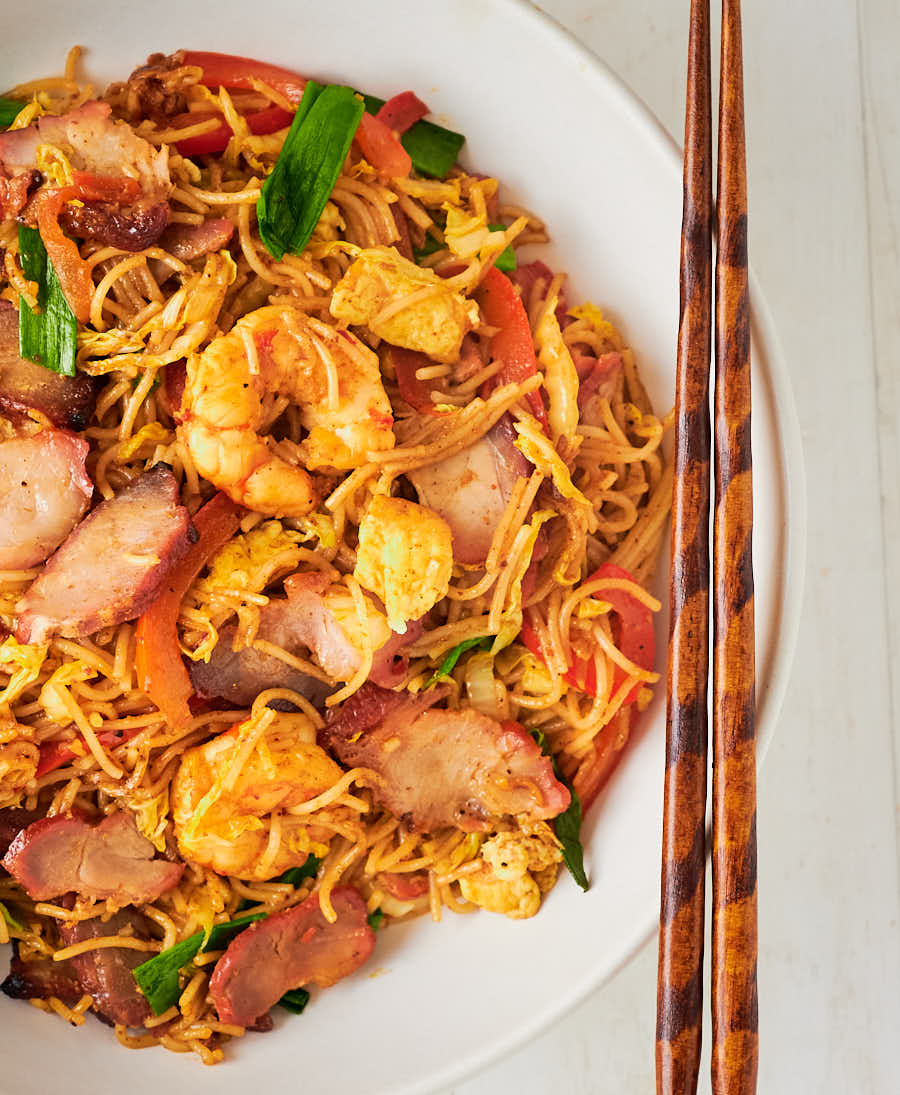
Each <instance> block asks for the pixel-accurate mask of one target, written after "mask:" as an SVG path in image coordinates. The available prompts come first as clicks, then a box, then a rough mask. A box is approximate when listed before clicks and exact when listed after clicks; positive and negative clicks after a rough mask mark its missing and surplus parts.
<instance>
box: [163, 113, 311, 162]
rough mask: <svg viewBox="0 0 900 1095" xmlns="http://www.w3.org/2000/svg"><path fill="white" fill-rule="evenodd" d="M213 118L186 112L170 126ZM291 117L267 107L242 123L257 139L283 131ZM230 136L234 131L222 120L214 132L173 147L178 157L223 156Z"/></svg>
mask: <svg viewBox="0 0 900 1095" xmlns="http://www.w3.org/2000/svg"><path fill="white" fill-rule="evenodd" d="M215 117H217V115H216V114H207V113H205V112H200V111H198V112H197V113H191V112H190V111H188V113H186V114H179V115H178V116H177V117H176V118H173V119H172V125H173V126H174V127H175V128H176V129H180V128H182V127H185V128H186V127H187V126H191V125H197V123H198V122H205V121H207V120H208V119H210V118H215ZM293 117H294V115H293V114H291V113H290V112H289V111H287V110H284V109H282V107H280V106H268V107H266V108H265V109H264V110H256V111H254V112H253V113H252V114H245V115H244V121H245V122H246V123H247V127H248V129H249V130H250V132H251V133H252V134H254V136H257V137H259V136H264V135H265V134H267V133H277V132H278V130H279V129H285V128H286V127H287V126H289V125H290V124H291V120H292V119H293ZM233 135H234V130H232V128H231V126H230V125H229V124H228V123H227V122H226V121H224V120H223V121H222V122H221V123H220V125H219V126H218V127H217V128H216V129H211V130H210V131H209V132H208V133H201V134H200V136H199V137H186V138H185V139H184V140H183V141H176V142H175V147H176V148H177V149H178V151H179V152H180V153H181V155H182V156H207V155H212V154H214V153H216V152H224V151H225V149H226V148H227V146H228V142H229V141H230V140H231V138H232V136H233Z"/></svg>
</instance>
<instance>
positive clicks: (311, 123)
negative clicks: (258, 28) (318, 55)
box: [256, 80, 363, 260]
mask: <svg viewBox="0 0 900 1095" xmlns="http://www.w3.org/2000/svg"><path fill="white" fill-rule="evenodd" d="M362 115H363V104H362V102H361V101H360V99H359V98H358V97H357V95H356V92H354V91H353V89H352V88H349V87H340V86H338V85H336V84H329V85H328V86H327V87H322V85H321V84H317V83H316V82H315V80H308V81H307V84H306V88H305V90H304V92H303V98H302V99H301V100H300V106H299V107H298V108H297V113H296V114H295V115H294V120H293V122H291V128H290V129H289V130H288V135H287V137H286V138H285V142H284V147H283V148H282V150H281V153H280V154H279V156H278V159H277V160H276V161H275V168H274V170H273V171H272V174H271V175H270V176H269V177H268V178H267V179H266V181H265V182H264V183H263V186H262V191H261V193H260V196H259V201H258V202H257V206H256V213H257V219H258V221H259V235H260V238H261V239H262V241H263V243H264V244H265V245H266V247H267V248H268V250H269V252H270V254H271V255H272V256H273V257H274V258H276V259H278V260H280V259H281V258H282V257H283V255H284V253H285V251H289V252H291V254H294V255H299V254H300V253H301V251H302V250H303V248H304V247H305V246H306V244H307V242H308V241H309V237H310V236H311V235H312V233H313V229H314V228H315V227H316V225H317V224H318V222H319V217H320V216H321V215H322V210H323V209H324V208H325V205H326V203H327V201H328V199H329V198H330V197H331V192H332V190H333V189H334V184H335V181H336V180H337V177H338V175H339V174H340V170H341V167H342V166H343V163H344V160H345V159H346V157H347V153H348V151H349V150H350V143H351V141H352V140H353V137H354V135H355V134H356V130H357V127H358V126H359V120H360V118H361V117H362Z"/></svg>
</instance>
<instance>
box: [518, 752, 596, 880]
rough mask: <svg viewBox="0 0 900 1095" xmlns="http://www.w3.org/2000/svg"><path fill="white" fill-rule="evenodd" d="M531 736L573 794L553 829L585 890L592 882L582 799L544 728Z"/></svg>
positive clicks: (563, 852) (574, 876)
mask: <svg viewBox="0 0 900 1095" xmlns="http://www.w3.org/2000/svg"><path fill="white" fill-rule="evenodd" d="M531 736H532V737H533V738H534V740H535V741H536V742H537V744H538V745H539V746H540V749H541V752H542V753H543V754H544V756H545V757H549V758H550V761H551V763H552V764H553V773H554V775H555V776H556V778H557V779H558V780H559V782H560V783H562V784H563V785H564V786H566V787H567V788H568V790H569V794H570V795H571V796H572V798H571V802H570V803H569V807H568V809H567V810H565V811H564V812H563V813H561V814H559V815H558V816H557V817H555V818H554V819H553V831H554V832H555V833H556V835H557V836H558V837H559V840H560V843H561V844H562V855H563V863H565V865H566V867H567V868H568V870H569V874H570V875H571V876H572V877H573V878H574V879H575V881H576V882H577V883H578V885H579V886H580V887H581V888H582V889H583V890H587V889H588V888H589V887H590V882H589V881H588V876H587V872H586V871H585V869H584V848H583V847H582V844H581V799H580V798H579V797H578V792H577V791H576V790H575V788H574V787H573V786H572V784H571V783H569V781H568V780H567V779H566V778H565V777H564V776H563V774H562V773H561V772H560V770H559V767H558V765H557V763H556V757H554V755H553V754H552V753H551V752H550V746H549V745H548V743H547V736H546V734H544V732H543V730H532V731H531Z"/></svg>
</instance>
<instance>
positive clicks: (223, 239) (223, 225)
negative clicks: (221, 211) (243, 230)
mask: <svg viewBox="0 0 900 1095" xmlns="http://www.w3.org/2000/svg"><path fill="white" fill-rule="evenodd" d="M233 233H234V222H233V221H230V220H228V219H227V218H226V217H215V218H211V219H210V220H206V221H204V222H203V223H202V224H170V225H169V226H168V228H166V230H165V232H163V234H162V236H161V237H160V240H159V246H160V247H162V249H163V250H164V251H168V252H169V254H170V255H174V257H175V258H176V259H180V260H181V261H182V262H191V261H192V260H193V259H199V258H202V257H203V256H204V255H207V254H209V253H210V251H221V250H222V248H223V247H227V246H228V244H229V242H230V241H231V237H232V234H233Z"/></svg>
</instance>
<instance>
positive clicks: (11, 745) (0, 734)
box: [0, 719, 40, 810]
mask: <svg viewBox="0 0 900 1095" xmlns="http://www.w3.org/2000/svg"><path fill="white" fill-rule="evenodd" d="M17 728H18V724H17V723H15V722H13V721H12V720H11V719H0V741H3V740H4V739H6V740H5V743H4V744H0V810H2V809H4V808H5V807H7V806H15V805H17V804H18V802H19V800H20V798H21V797H22V793H23V792H24V790H25V787H26V785H27V784H28V783H29V782H30V781H31V780H33V779H34V777H35V774H36V772H37V766H38V760H39V759H40V753H39V751H38V747H37V746H36V745H35V744H34V743H33V742H31V741H26V740H24V737H15V735H16V730H17ZM21 729H22V730H25V727H24V726H23V727H21ZM10 737H12V738H13V739H14V740H9V738H10Z"/></svg>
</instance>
